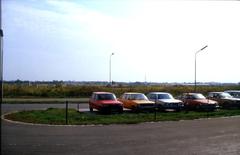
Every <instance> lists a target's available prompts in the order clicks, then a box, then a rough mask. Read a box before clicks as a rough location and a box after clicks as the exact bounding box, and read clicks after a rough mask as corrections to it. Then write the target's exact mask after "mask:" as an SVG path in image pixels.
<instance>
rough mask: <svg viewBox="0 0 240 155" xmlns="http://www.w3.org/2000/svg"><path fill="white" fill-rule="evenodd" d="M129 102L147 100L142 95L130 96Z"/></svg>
mask: <svg viewBox="0 0 240 155" xmlns="http://www.w3.org/2000/svg"><path fill="white" fill-rule="evenodd" d="M129 99H130V100H148V99H147V97H146V96H145V95H144V94H131V95H130V98H129Z"/></svg>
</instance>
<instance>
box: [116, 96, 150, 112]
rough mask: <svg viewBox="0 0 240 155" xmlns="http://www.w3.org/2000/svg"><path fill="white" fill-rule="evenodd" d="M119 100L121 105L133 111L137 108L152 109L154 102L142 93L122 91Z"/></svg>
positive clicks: (137, 109)
mask: <svg viewBox="0 0 240 155" xmlns="http://www.w3.org/2000/svg"><path fill="white" fill-rule="evenodd" d="M119 101H120V102H122V103H123V107H124V108H127V109H132V110H134V111H139V110H153V109H154V107H155V105H154V104H155V103H154V102H152V101H149V100H148V98H147V97H146V96H145V95H144V94H142V93H124V94H123V95H122V96H121V97H120V98H119Z"/></svg>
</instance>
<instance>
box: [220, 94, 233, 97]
mask: <svg viewBox="0 0 240 155" xmlns="http://www.w3.org/2000/svg"><path fill="white" fill-rule="evenodd" d="M220 96H221V98H232V96H231V95H230V94H228V93H221V94H220Z"/></svg>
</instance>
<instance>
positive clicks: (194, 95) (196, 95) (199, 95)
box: [192, 94, 206, 99]
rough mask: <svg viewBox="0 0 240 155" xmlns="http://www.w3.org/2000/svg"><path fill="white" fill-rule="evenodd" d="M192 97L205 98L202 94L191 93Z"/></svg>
mask: <svg viewBox="0 0 240 155" xmlns="http://www.w3.org/2000/svg"><path fill="white" fill-rule="evenodd" d="M192 98H193V99H206V98H205V97H204V96H203V95H202V94H193V95H192Z"/></svg>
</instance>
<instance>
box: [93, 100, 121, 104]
mask: <svg viewBox="0 0 240 155" xmlns="http://www.w3.org/2000/svg"><path fill="white" fill-rule="evenodd" d="M98 103H99V104H122V103H121V102H119V101H117V100H101V101H98Z"/></svg>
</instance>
